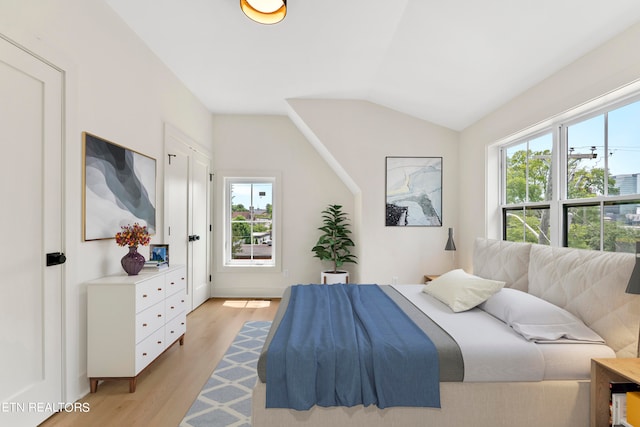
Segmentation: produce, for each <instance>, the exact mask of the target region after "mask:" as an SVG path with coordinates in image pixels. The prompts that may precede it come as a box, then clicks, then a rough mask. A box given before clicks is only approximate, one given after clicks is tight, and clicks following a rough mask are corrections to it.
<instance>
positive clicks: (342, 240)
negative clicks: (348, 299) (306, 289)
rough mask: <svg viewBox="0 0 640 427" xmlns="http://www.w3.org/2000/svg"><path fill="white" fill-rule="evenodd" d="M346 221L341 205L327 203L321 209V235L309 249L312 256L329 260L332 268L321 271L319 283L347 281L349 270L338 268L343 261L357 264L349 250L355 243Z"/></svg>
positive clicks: (347, 219)
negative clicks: (313, 253) (327, 204)
mask: <svg viewBox="0 0 640 427" xmlns="http://www.w3.org/2000/svg"><path fill="white" fill-rule="evenodd" d="M348 221H349V218H348V215H347V214H346V213H344V212H342V206H341V205H329V206H328V207H327V209H325V210H323V211H322V222H323V224H324V225H323V226H322V227H320V228H318V230H320V231H322V235H321V236H320V237H319V238H318V242H317V243H316V245H315V246H314V247H313V249H311V251H312V252H315V255H314V256H315V257H316V258H320V259H321V260H322V261H331V263H332V264H333V270H328V271H323V272H322V274H321V277H320V279H321V283H326V284H333V283H349V272H347V271H342V270H339V268H340V267H342V265H343V264H344V263H347V262H352V263H354V264H357V262H356V258H357V257H356V256H355V255H353V254H351V251H350V250H351V248H352V247H354V246H355V245H354V243H353V240H351V238H350V237H349V234H351V230H349V225H350V224H349V222H348Z"/></svg>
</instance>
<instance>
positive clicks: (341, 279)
mask: <svg viewBox="0 0 640 427" xmlns="http://www.w3.org/2000/svg"><path fill="white" fill-rule="evenodd" d="M320 283H322V284H325V285H335V284H337V283H345V284H348V283H349V272H348V271H338V272H337V273H334V272H332V271H323V272H322V273H321V274H320Z"/></svg>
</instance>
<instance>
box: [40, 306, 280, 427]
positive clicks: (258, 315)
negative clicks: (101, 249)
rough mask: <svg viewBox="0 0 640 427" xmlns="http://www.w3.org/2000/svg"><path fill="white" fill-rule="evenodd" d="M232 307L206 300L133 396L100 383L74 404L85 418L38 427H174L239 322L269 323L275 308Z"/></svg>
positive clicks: (65, 416) (67, 416)
mask: <svg viewBox="0 0 640 427" xmlns="http://www.w3.org/2000/svg"><path fill="white" fill-rule="evenodd" d="M238 301H239V300H224V299H210V300H209V301H207V302H205V303H204V304H202V305H201V306H200V307H198V308H197V309H196V310H194V311H193V312H192V313H190V314H189V315H188V316H187V333H186V335H185V342H184V346H180V345H179V344H178V343H176V344H174V345H173V346H172V347H171V348H169V349H168V350H167V351H166V352H165V353H164V354H162V355H161V356H160V357H159V358H158V359H157V360H156V361H155V362H154V363H153V364H151V365H150V366H149V367H148V368H147V369H146V370H145V371H143V372H142V374H141V375H140V376H139V377H138V383H137V388H136V392H135V393H129V383H128V381H106V382H103V383H100V385H99V387H98V391H97V393H89V394H88V395H86V396H85V397H84V398H82V399H81V400H80V402H87V403H88V404H89V407H90V410H89V412H86V413H80V412H72V413H58V414H56V415H54V416H52V417H51V418H49V419H48V420H46V421H45V422H44V423H42V424H41V426H42V427H61V426H64V427H87V426H100V427H103V426H127V427H133V426H141V427H147V426H153V427H163V426H166V427H177V426H178V425H179V423H180V421H181V420H182V418H183V417H184V415H185V414H186V412H187V410H188V409H189V408H190V407H191V404H192V403H193V401H194V399H195V398H196V396H197V395H198V393H199V392H200V390H201V389H202V386H203V385H204V383H205V382H206V381H207V379H208V378H209V376H210V375H211V372H213V369H214V368H215V367H216V365H217V364H218V362H219V361H220V360H221V359H222V356H223V355H224V353H225V351H226V350H227V348H228V347H229V345H230V344H231V342H232V341H233V338H234V337H235V336H236V334H237V333H238V331H239V330H240V328H241V327H242V325H243V324H244V322H246V321H249V320H273V318H274V316H275V313H276V310H277V308H278V302H279V300H277V299H274V300H272V301H271V303H270V305H269V307H267V308H252V307H251V306H254V305H258V306H259V305H260V304H254V303H250V304H247V306H248V307H247V306H243V304H242V303H238ZM227 302H229V303H227ZM225 303H226V304H225ZM238 306H242V307H240V308H239V307H238ZM87 387H88V386H87Z"/></svg>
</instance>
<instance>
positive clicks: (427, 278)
mask: <svg viewBox="0 0 640 427" xmlns="http://www.w3.org/2000/svg"><path fill="white" fill-rule="evenodd" d="M438 277H440V275H439V274H425V275H424V283H429V282H430V281H432V280H436V279H437V278H438Z"/></svg>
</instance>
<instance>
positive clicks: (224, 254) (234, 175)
mask: <svg viewBox="0 0 640 427" xmlns="http://www.w3.org/2000/svg"><path fill="white" fill-rule="evenodd" d="M218 174H219V177H218V178H219V181H220V184H219V186H218V189H219V192H220V193H219V194H220V195H221V211H222V212H221V215H220V217H221V224H220V227H221V230H222V239H221V240H222V242H219V247H220V249H221V250H220V256H219V262H218V271H220V272H259V273H265V272H280V271H281V265H282V256H281V254H282V237H281V228H282V227H281V221H280V217H281V214H280V212H281V211H280V209H281V203H280V200H281V175H280V172H277V171H223V172H219V173H218ZM241 183H243V184H247V183H253V184H264V183H270V184H271V186H272V188H271V190H272V200H271V209H272V211H271V241H272V244H271V248H272V249H271V251H272V252H271V256H272V259H271V260H270V261H268V262H265V260H264V259H253V260H234V259H233V258H232V246H231V245H232V237H231V236H232V222H231V221H232V218H231V215H232V206H231V205H232V200H231V185H232V184H241Z"/></svg>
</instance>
